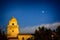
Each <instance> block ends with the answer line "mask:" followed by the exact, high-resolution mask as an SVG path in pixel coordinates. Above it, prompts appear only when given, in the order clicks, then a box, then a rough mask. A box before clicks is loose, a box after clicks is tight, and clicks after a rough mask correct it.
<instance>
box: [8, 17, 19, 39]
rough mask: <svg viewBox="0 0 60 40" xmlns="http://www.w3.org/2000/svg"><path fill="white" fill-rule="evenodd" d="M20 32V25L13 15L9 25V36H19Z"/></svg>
mask: <svg viewBox="0 0 60 40" xmlns="http://www.w3.org/2000/svg"><path fill="white" fill-rule="evenodd" d="M17 34H19V26H18V23H17V20H16V18H14V17H12V18H11V19H10V21H9V24H8V26H7V37H8V38H9V37H17Z"/></svg>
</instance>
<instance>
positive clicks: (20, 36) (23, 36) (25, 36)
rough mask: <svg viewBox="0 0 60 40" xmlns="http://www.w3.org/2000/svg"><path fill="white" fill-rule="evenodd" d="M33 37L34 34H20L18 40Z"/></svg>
mask: <svg viewBox="0 0 60 40" xmlns="http://www.w3.org/2000/svg"><path fill="white" fill-rule="evenodd" d="M31 37H33V36H32V35H18V40H23V39H24V40H27V39H28V38H31Z"/></svg>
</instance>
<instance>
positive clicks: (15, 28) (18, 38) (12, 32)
mask: <svg viewBox="0 0 60 40" xmlns="http://www.w3.org/2000/svg"><path fill="white" fill-rule="evenodd" d="M7 38H8V40H28V39H29V38H34V36H33V34H25V33H24V34H22V33H20V29H19V25H18V22H17V20H16V18H14V17H12V18H11V19H10V20H9V23H8V26H7Z"/></svg>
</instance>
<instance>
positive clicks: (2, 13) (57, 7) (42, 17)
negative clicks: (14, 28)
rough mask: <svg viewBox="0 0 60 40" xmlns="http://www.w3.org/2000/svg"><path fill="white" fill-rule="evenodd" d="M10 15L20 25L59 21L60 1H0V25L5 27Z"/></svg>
mask: <svg viewBox="0 0 60 40" xmlns="http://www.w3.org/2000/svg"><path fill="white" fill-rule="evenodd" d="M12 16H14V17H16V19H17V20H18V24H19V26H20V27H26V26H34V25H40V24H48V23H55V22H60V1H57V0H56V1H52V0H51V1H49V0H48V1H47V0H29V1H28V0H23V1H19V0H18V1H17V0H14V1H12V0H5V1H0V25H3V26H4V27H6V26H7V25H8V22H9V20H10V19H11V17H12Z"/></svg>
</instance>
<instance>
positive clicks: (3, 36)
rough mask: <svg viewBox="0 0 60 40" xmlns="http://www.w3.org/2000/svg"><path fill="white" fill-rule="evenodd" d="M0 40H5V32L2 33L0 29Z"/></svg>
mask: <svg viewBox="0 0 60 40" xmlns="http://www.w3.org/2000/svg"><path fill="white" fill-rule="evenodd" d="M0 40H7V37H6V35H5V32H4V31H2V29H1V28H0Z"/></svg>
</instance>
